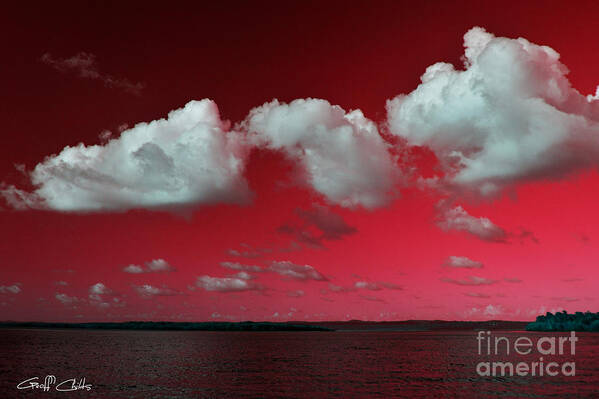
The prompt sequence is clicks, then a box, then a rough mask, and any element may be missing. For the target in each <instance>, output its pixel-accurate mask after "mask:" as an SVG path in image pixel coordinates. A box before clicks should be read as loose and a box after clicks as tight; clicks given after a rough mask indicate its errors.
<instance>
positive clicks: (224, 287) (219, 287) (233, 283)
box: [196, 276, 262, 292]
mask: <svg viewBox="0 0 599 399" xmlns="http://www.w3.org/2000/svg"><path fill="white" fill-rule="evenodd" d="M196 285H197V286H198V287H200V288H203V289H204V290H206V291H219V292H235V291H252V290H261V289H262V287H261V286H260V285H258V284H255V283H253V282H252V281H248V280H247V279H243V278H239V277H210V276H201V277H198V279H197V281H196Z"/></svg>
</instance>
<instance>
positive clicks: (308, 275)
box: [270, 261, 327, 281]
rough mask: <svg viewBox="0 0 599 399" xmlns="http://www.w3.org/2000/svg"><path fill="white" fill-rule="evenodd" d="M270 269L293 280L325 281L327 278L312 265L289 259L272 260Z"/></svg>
mask: <svg viewBox="0 0 599 399" xmlns="http://www.w3.org/2000/svg"><path fill="white" fill-rule="evenodd" d="M270 270H271V271H273V272H275V273H278V274H280V275H281V276H284V277H289V278H291V279H294V280H317V281H327V278H326V277H325V276H323V275H322V274H321V273H320V272H319V271H318V270H316V269H314V268H313V267H312V266H310V265H297V264H295V263H292V262H290V261H280V262H272V264H271V265H270Z"/></svg>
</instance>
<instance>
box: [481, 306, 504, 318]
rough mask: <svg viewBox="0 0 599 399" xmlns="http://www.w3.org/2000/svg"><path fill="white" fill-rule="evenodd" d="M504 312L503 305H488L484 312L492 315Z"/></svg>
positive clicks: (486, 314)
mask: <svg viewBox="0 0 599 399" xmlns="http://www.w3.org/2000/svg"><path fill="white" fill-rule="evenodd" d="M502 313H503V308H502V306H501V305H497V306H493V305H488V306H487V307H486V308H485V310H484V312H483V314H484V315H485V316H491V317H495V316H499V315H500V314H502Z"/></svg>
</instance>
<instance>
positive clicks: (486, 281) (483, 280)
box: [441, 276, 497, 285]
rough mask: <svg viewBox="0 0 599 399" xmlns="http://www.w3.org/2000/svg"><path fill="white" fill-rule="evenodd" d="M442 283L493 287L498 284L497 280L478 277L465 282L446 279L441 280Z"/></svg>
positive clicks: (471, 277)
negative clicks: (492, 285)
mask: <svg viewBox="0 0 599 399" xmlns="http://www.w3.org/2000/svg"><path fill="white" fill-rule="evenodd" d="M441 281H443V282H446V283H451V284H457V285H491V284H495V283H497V281H496V280H490V279H488V278H485V277H477V276H470V277H468V278H466V279H463V280H455V279H451V278H447V277H444V278H442V279H441Z"/></svg>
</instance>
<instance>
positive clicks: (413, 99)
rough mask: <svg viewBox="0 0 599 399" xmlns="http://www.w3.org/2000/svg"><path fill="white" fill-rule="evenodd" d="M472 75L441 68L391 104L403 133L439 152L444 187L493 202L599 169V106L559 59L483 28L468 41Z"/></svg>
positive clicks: (395, 129) (393, 124) (391, 115)
mask: <svg viewBox="0 0 599 399" xmlns="http://www.w3.org/2000/svg"><path fill="white" fill-rule="evenodd" d="M464 46H465V49H466V50H465V70H456V69H455V68H454V66H453V65H450V64H447V63H437V64H434V65H432V66H430V67H429V68H428V69H427V70H426V72H425V73H424V75H422V77H421V80H422V83H421V84H420V86H418V88H417V89H416V90H414V91H413V92H411V93H410V94H408V95H400V96H398V97H396V98H394V99H392V100H390V101H388V103H387V111H388V122H389V127H390V130H391V132H392V133H393V134H395V135H398V136H401V137H403V138H405V139H406V140H407V142H408V143H409V144H411V145H424V146H427V147H429V148H430V149H431V150H432V151H433V152H434V153H435V155H436V156H437V158H438V159H439V160H440V163H441V166H442V169H443V172H444V176H443V178H442V183H444V184H446V185H448V186H449V187H450V188H454V189H460V190H466V191H468V192H473V193H477V194H479V195H483V196H488V195H493V194H496V193H498V192H499V191H500V190H501V189H502V188H504V187H507V186H510V185H513V184H516V183H521V182H526V181H531V180H541V179H555V178H560V177H563V176H565V175H567V174H570V173H572V172H575V171H578V170H581V169H584V168H589V167H591V166H597V164H598V163H599V161H598V160H599V141H598V140H597V137H598V135H599V123H598V122H599V101H598V100H597V98H596V97H588V98H587V97H585V96H583V95H581V94H580V93H579V92H577V91H576V90H575V89H573V88H572V87H571V84H570V82H569V81H568V79H567V78H566V74H567V73H568V70H567V68H566V67H565V66H564V65H563V64H562V63H561V62H560V61H559V54H558V53H557V52H555V51H554V50H553V49H551V48H549V47H547V46H538V45H535V44H533V43H530V42H529V41H527V40H526V39H523V38H519V39H515V40H512V39H507V38H501V37H495V36H493V35H492V34H490V33H487V32H486V31H485V30H484V29H482V28H473V29H471V30H470V31H468V32H467V33H466V35H465V36H464Z"/></svg>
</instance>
